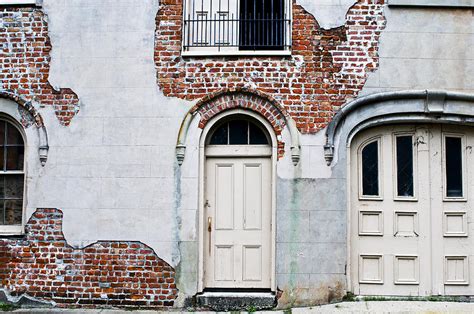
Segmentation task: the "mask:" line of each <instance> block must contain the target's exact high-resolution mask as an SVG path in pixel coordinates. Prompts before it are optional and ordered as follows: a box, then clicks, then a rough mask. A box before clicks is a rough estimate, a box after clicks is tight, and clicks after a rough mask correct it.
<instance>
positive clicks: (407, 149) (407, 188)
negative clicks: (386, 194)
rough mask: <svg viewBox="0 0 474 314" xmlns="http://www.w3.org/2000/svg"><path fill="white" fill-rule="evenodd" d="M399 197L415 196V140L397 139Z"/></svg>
mask: <svg viewBox="0 0 474 314" xmlns="http://www.w3.org/2000/svg"><path fill="white" fill-rule="evenodd" d="M396 139H397V195H398V196H413V138H412V136H398V137H397V138H396Z"/></svg>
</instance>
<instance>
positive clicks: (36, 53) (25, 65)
mask: <svg viewBox="0 0 474 314" xmlns="http://www.w3.org/2000/svg"><path fill="white" fill-rule="evenodd" d="M0 20H1V23H0V64H1V65H2V66H1V68H0V90H2V91H7V92H9V93H12V94H15V95H21V97H22V98H24V99H26V100H34V101H35V102H38V103H39V104H40V105H41V106H52V107H53V108H54V112H55V113H56V116H57V117H58V119H59V122H60V123H61V124H63V125H69V123H70V122H71V119H72V118H73V117H74V116H75V115H76V114H77V112H78V111H79V99H78V96H77V95H76V93H74V92H73V91H72V90H71V89H69V88H61V89H59V90H56V89H54V88H53V87H52V86H51V84H50V83H49V81H48V78H49V64H50V60H51V57H50V51H51V41H50V38H49V35H48V23H47V21H46V18H45V15H44V13H43V12H42V11H41V10H39V9H36V8H32V7H13V6H8V7H2V8H0Z"/></svg>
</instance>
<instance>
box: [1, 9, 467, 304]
mask: <svg viewBox="0 0 474 314" xmlns="http://www.w3.org/2000/svg"><path fill="white" fill-rule="evenodd" d="M350 2H352V3H350ZM178 3H181V0H176V1H171V0H164V1H162V2H161V6H160V5H159V3H158V0H101V1H91V0H67V1H65V0H44V6H43V8H42V9H32V8H26V7H23V8H21V9H14V10H13V9H11V8H5V7H2V9H1V12H2V14H3V13H4V12H6V11H7V14H6V15H5V16H6V21H7V22H8V21H10V22H11V23H14V22H15V19H14V18H12V17H11V16H12V14H16V19H17V20H20V21H23V22H22V23H24V25H26V26H24V27H22V28H19V29H18V32H19V33H21V34H20V35H18V36H20V37H21V38H23V39H24V40H25V43H26V44H23V43H19V42H18V43H16V44H15V45H14V46H11V47H12V49H13V47H14V49H17V48H18V49H26V48H25V47H29V48H28V49H34V48H32V47H39V48H38V49H39V52H41V53H43V52H44V53H46V51H48V53H47V56H46V57H44V58H43V59H42V61H38V62H36V61H35V62H32V64H31V65H30V64H29V65H28V67H20V68H19V69H21V71H20V70H19V71H18V72H15V71H13V70H12V69H17V68H18V66H17V63H13V64H12V67H10V70H12V73H11V74H10V73H9V71H10V70H8V71H7V72H8V73H7V76H11V78H13V77H14V75H16V76H15V78H14V80H16V78H19V79H21V78H25V76H22V75H23V72H22V71H26V70H23V69H27V68H28V69H32V70H31V71H33V70H35V69H40V70H41V71H42V72H40V73H42V74H41V75H42V76H41V77H40V76H38V77H37V76H36V74H35V75H33V76H32V78H33V82H35V80H39V81H41V80H43V81H45V82H48V81H49V82H50V83H44V84H45V85H41V86H38V88H40V87H41V89H40V90H38V91H35V93H34V95H33V94H30V91H31V90H30V89H25V92H26V94H25V95H26V96H25V97H30V98H32V97H33V96H34V97H37V99H36V98H35V101H36V103H35V106H36V105H37V104H42V102H41V99H40V98H41V97H43V91H44V95H45V96H44V97H46V98H45V99H47V100H48V101H50V102H51V103H53V104H57V101H63V100H62V98H61V97H62V96H54V91H53V90H51V85H52V86H65V87H70V88H71V89H72V90H73V91H74V92H75V93H76V94H77V95H79V97H80V99H81V105H80V112H78V113H77V115H75V116H74V119H73V120H72V121H73V123H70V125H69V126H68V127H67V128H65V127H63V125H64V124H65V123H66V122H67V121H66V120H67V119H65V120H64V121H62V120H60V121H62V122H61V123H62V124H59V123H57V122H58V120H57V119H58V117H57V115H56V112H55V110H56V109H57V108H56V107H54V105H53V106H49V105H44V106H43V107H42V108H36V109H37V110H38V111H39V112H40V113H41V116H42V117H43V118H44V125H45V126H46V127H47V130H48V137H49V143H50V153H49V157H48V161H47V163H46V165H45V166H44V167H41V165H40V163H39V161H38V153H37V150H36V151H35V150H34V149H35V147H37V145H36V144H37V138H36V137H35V136H36V134H35V132H36V128H32V127H29V128H27V129H25V134H26V137H27V143H28V146H27V148H26V149H27V151H26V156H27V157H26V158H27V162H26V166H27V169H26V177H27V189H26V193H27V195H26V198H25V200H26V204H25V208H26V209H25V218H28V217H30V216H32V215H33V214H34V215H36V212H37V208H61V210H62V212H64V217H62V218H61V223H62V225H63V228H62V232H63V233H64V236H65V238H66V239H67V245H71V247H69V246H67V250H69V251H71V252H79V253H78V254H79V255H80V256H85V255H86V254H88V253H86V252H85V251H84V249H81V248H84V247H85V246H88V245H91V247H92V248H93V249H102V248H104V247H102V246H105V249H107V250H112V249H117V248H113V247H112V244H114V245H115V244H117V243H125V244H127V245H129V246H130V244H131V243H135V244H136V243H139V242H140V243H145V244H146V245H145V244H143V245H144V247H146V250H148V249H150V250H153V251H154V252H156V254H151V255H153V256H154V257H153V258H157V256H159V258H160V259H162V260H163V261H164V262H165V263H166V264H168V265H170V267H172V268H173V269H176V272H175V274H174V276H175V277H174V278H175V284H176V286H177V288H179V292H177V293H178V294H179V297H177V298H176V299H175V301H174V306H175V307H180V306H183V304H184V303H183V300H184V299H187V300H190V298H192V296H193V295H195V294H196V293H197V292H199V291H198V272H199V264H198V254H199V248H200V246H199V243H198V233H199V225H198V222H197V219H198V218H197V217H198V215H199V210H198V202H199V198H198V187H199V182H200V181H199V167H200V164H199V152H200V151H199V139H200V135H201V132H202V126H203V125H204V124H205V122H206V121H207V120H206V119H208V118H210V117H212V116H213V115H215V114H216V112H217V111H218V110H217V109H221V108H223V107H219V106H207V107H206V106H205V107H203V108H205V109H209V110H207V111H206V110H204V109H203V110H202V111H200V112H199V113H198V115H197V116H196V118H195V119H194V120H193V122H192V124H191V127H190V130H189V136H188V142H187V143H186V145H187V148H186V158H185V160H184V163H183V165H182V166H181V167H178V166H177V164H176V156H175V145H176V137H177V134H178V131H179V128H180V125H181V123H182V121H183V117H184V116H185V114H186V112H187V111H188V110H189V109H191V108H193V107H194V106H195V105H196V104H198V103H200V101H201V100H202V97H203V96H209V94H208V93H211V92H215V93H219V92H229V91H231V90H233V88H235V90H236V91H237V90H239V88H247V89H246V90H247V91H248V92H249V93H250V92H255V91H256V93H257V94H260V93H261V94H262V95H265V96H267V97H268V98H269V99H274V100H275V101H278V102H279V103H280V104H281V105H282V106H285V112H290V113H291V115H292V117H294V118H295V119H296V120H297V122H298V126H299V128H300V130H302V132H304V133H305V134H301V135H300V141H301V160H300V162H299V164H298V165H297V166H296V167H295V166H293V164H292V162H291V154H289V149H290V148H289V145H285V147H282V149H284V150H285V151H286V153H285V154H284V155H283V157H282V158H281V159H279V160H278V163H277V169H276V177H277V178H276V182H275V184H276V187H277V193H276V194H277V195H276V197H277V201H276V225H277V233H276V283H277V286H278V288H279V289H280V291H279V294H280V295H281V298H280V301H279V306H281V307H283V308H286V307H288V306H291V305H310V304H317V303H326V302H330V301H331V300H334V299H338V298H340V297H341V296H342V295H343V293H344V292H345V289H346V288H347V287H346V281H347V277H346V275H345V273H346V263H347V258H346V257H347V252H346V250H347V242H346V241H347V238H346V229H347V208H348V207H347V204H346V192H347V191H346V185H347V174H346V170H347V164H346V162H345V161H346V160H345V159H339V160H338V161H337V164H336V165H335V166H334V167H333V168H331V167H327V166H326V164H325V161H324V153H323V146H324V144H325V139H326V138H325V135H324V132H323V131H319V132H318V130H323V129H321V128H323V127H324V126H325V125H326V124H327V122H328V121H330V119H331V116H332V115H333V114H334V112H335V111H337V110H338V109H339V108H340V107H341V106H342V105H344V104H345V103H347V102H348V101H350V100H351V99H355V98H357V96H360V95H361V94H364V95H366V94H371V93H375V92H379V91H384V90H399V89H412V88H423V89H424V88H432V87H435V88H441V89H453V90H462V91H471V92H472V91H473V90H474V87H473V86H472V83H473V82H474V80H473V74H474V71H473V69H474V68H473V62H472V56H474V53H473V51H472V49H474V48H473V47H474V45H473V44H471V43H472V40H473V38H474V37H473V35H472V33H473V32H472V30H473V29H474V28H473V21H474V19H472V12H471V11H470V10H454V9H450V10H439V9H423V10H421V9H415V10H408V9H400V8H397V9H390V8H389V7H387V5H385V4H383V2H382V1H378V0H359V1H357V2H356V1H342V0H341V1H333V0H323V1H310V0H301V1H297V2H296V3H294V8H295V11H294V12H295V14H296V15H295V17H297V18H298V22H297V23H296V24H295V25H294V27H295V40H294V43H295V51H294V56H292V57H286V58H284V57H267V58H265V57H252V58H246V59H244V58H241V57H226V58H223V57H210V58H182V57H181V55H180V51H181V50H180V49H181V47H180V45H181V42H180V38H179V27H178V26H179V25H180V24H179V23H181V18H182V17H181V15H180V14H181V13H180V11H179V10H180V6H179V5H178ZM324 5H327V6H328V7H329V6H330V7H331V8H333V9H334V8H336V7H337V8H338V10H340V11H338V12H339V13H337V16H332V15H331V13H328V12H330V11H324V10H321V7H322V6H324ZM344 6H346V7H344ZM160 8H161V10H160V11H159V9H160ZM41 11H44V13H42V12H41ZM19 12H22V13H21V15H20V14H19ZM341 12H342V13H341ZM23 14H24V17H23ZM346 14H347V17H346ZM341 16H343V18H342V20H341ZM2 17H3V15H2ZM46 17H47V21H46V20H45V18H46ZM29 21H33V24H34V25H36V26H38V27H39V28H40V29H39V30H33V29H32V28H31V27H32V26H31V25H30V24H28V23H30V22H29ZM10 22H8V23H10ZM162 22H163V23H162ZM1 23H4V21H3V19H2V21H1ZM2 25H4V24H2ZM30 26H31V27H30ZM46 26H47V28H48V29H47V30H46V28H45V27H46ZM12 27H13V26H12ZM331 27H333V28H331ZM334 27H336V28H334ZM5 31H6V28H5V29H4V28H3V27H0V33H1V34H6V33H5ZM2 32H3V33H2ZM167 32H168V33H167ZM23 33H24V34H23ZM12 34H17V31H16V30H15V31H13V32H12ZM35 34H41V36H39V37H40V38H44V40H43V39H41V40H39V39H38V40H36V39H35V38H33V37H34V36H33V35H35ZM15 36H17V35H15ZM32 36H33V37H32ZM12 38H13V37H12ZM2 39H3V37H0V41H1V40H2ZM15 40H17V39H15ZM48 41H50V43H49V42H48ZM1 43H2V46H1V48H2V49H4V47H5V46H3V42H1ZM7 49H10V48H9V47H7ZM48 49H49V50H48ZM1 51H2V52H1V53H3V54H2V55H1V56H4V53H5V52H4V51H6V50H1ZM8 51H9V53H10V54H13V50H8ZM22 56H23V55H22ZM38 58H41V56H40V57H38ZM10 59H11V58H10ZM10 59H9V60H10ZM12 60H13V59H12ZM39 60H41V59H39ZM46 61H47V62H46ZM8 64H10V61H9V63H8ZM240 67H241V68H242V69H240ZM272 68H275V69H272ZM208 69H214V70H213V71H215V72H211V71H208ZM221 69H226V70H225V71H221ZM234 70H235V71H234ZM3 71H6V70H5V69H3V68H2V69H1V70H0V76H1V75H5V74H4V73H5V72H3ZM32 73H33V74H34V73H36V72H32ZM252 73H256V74H252ZM37 75H39V74H37ZM2 78H3V76H2ZM1 82H2V85H0V86H1V87H0V88H2V89H5V88H4V87H3V82H4V80H2V81H1ZM9 82H10V81H9ZM24 84H26V85H27V83H24ZM49 84H51V85H49ZM279 84H281V85H279ZM26 85H25V87H29V85H28V86H26ZM33 86H36V85H34V84H32V85H31V88H36V87H33ZM18 88H19V90H21V88H20V86H18ZM361 90H362V91H361ZM66 94H67V93H66ZM300 94H301V95H300ZM71 95H72V94H71ZM212 95H215V94H214V93H212ZM38 97H39V98H38ZM48 97H51V98H48ZM55 97H59V98H55ZM71 97H72V98H71V101H72V102H73V103H74V105H73V104H72V103H71V104H69V103H68V105H67V108H65V110H67V111H68V110H71V111H70V113H69V114H67V115H66V116H67V117H69V115H70V116H72V113H73V112H75V111H74V110H76V109H77V108H78V107H77V106H76V102H77V98H76V97H75V96H71ZM58 99H59V100H58ZM209 105H212V104H209ZM219 105H222V104H219ZM0 108H1V110H2V112H5V113H7V114H9V115H11V116H12V117H13V118H15V119H17V120H18V121H20V122H21V121H22V119H25V115H24V112H19V111H18V105H17V104H16V103H15V102H14V101H11V100H8V99H3V98H2V99H0ZM58 108H59V107H58ZM68 112H69V111H68ZM272 116H273V117H276V115H272ZM29 123H31V122H28V121H25V123H24V125H29ZM275 129H276V130H277V131H278V132H280V131H281V139H282V142H283V143H289V142H290V141H289V133H288V130H287V128H286V127H285V126H283V125H282V126H281V128H279V127H278V128H275ZM35 145H36V146H35ZM47 215H53V216H54V217H55V218H54V220H55V221H58V220H57V219H59V218H58V217H59V216H58V215H59V213H57V212H56V211H53V212H51V213H48V214H47ZM44 225H45V226H48V225H49V223H47V222H45V223H44ZM32 232H33V229H32ZM29 234H31V233H29ZM55 237H56V236H55ZM58 239H62V240H60V241H58V242H57V243H66V242H65V241H66V240H64V238H60V237H59V236H58V237H56V238H55V239H52V240H51V241H52V242H48V243H50V244H48V245H47V246H46V247H45V248H44V249H45V251H44V254H46V255H45V256H43V255H42V254H43V253H42V252H41V249H42V248H43V247H42V246H39V245H38V246H37V248H38V250H39V251H38V252H39V254H40V257H39V259H41V260H42V261H44V260H45V259H46V258H47V259H48V261H49V262H50V264H49V265H51V267H53V268H52V270H51V273H52V274H56V273H55V272H58V274H59V270H58V269H56V267H58V265H64V261H63V263H62V264H61V263H58V262H56V261H57V255H55V256H54V258H53V255H54V254H57V253H58V252H53V251H51V250H55V249H56V247H55V246H54V245H52V244H51V243H56V240H58ZM103 239H106V240H110V241H99V240H103ZM0 241H4V242H2V243H3V244H2V245H4V246H3V247H8V250H7V251H8V252H9V253H8V257H7V259H10V258H12V257H11V252H14V254H18V255H15V261H20V260H21V258H23V257H21V256H20V255H21V254H23V253H22V252H23V251H22V250H23V248H24V249H26V248H33V247H35V248H36V246H35V245H36V244H34V243H33V242H35V241H32V242H30V243H26V242H21V241H20V240H19V239H16V240H15V239H2V240H0ZM61 241H64V242H61ZM98 241H99V242H98ZM65 245H66V244H65ZM65 247H66V246H65ZM50 249H51V250H50ZM57 249H58V250H59V248H57ZM118 249H119V250H120V249H121V248H120V247H119V248H118ZM123 249H124V250H126V249H125V248H123ZM69 251H68V252H69ZM1 252H2V253H1V254H7V253H3V252H4V251H1ZM20 253H21V254H20ZM30 253H31V252H30ZM151 255H147V256H151ZM2 256H6V255H2ZM26 259H30V257H25V260H26ZM99 260H100V259H99ZM81 263H82V262H81ZM36 264H38V263H37V262H36ZM36 264H34V263H33V264H31V265H36ZM79 264H80V263H79ZM28 265H30V264H28ZM41 265H44V264H41ZM80 265H83V264H80ZM15 267H16V266H15ZM18 267H20V266H18ZM21 267H23V266H21ZM81 267H82V266H81ZM18 269H23V268H18ZM48 274H49V273H48ZM23 275H24V276H26V275H25V274H23V273H22V276H23ZM9 276H10V275H8V277H9ZM63 279H64V280H66V277H64V278H63ZM63 279H61V280H63ZM51 280H53V281H52V282H55V283H57V284H58V285H59V286H61V284H62V283H63V282H64V281H61V280H60V277H59V278H53V279H51ZM68 282H69V281H68ZM94 284H96V286H95V287H94V289H97V291H102V290H103V293H109V292H106V290H105V289H108V288H107V283H104V284H102V283H101V281H94ZM101 284H102V286H101ZM9 287H11V288H12V291H16V290H15V289H17V290H18V291H20V290H22V289H23V290H25V289H32V287H31V286H28V287H26V288H25V286H24V285H23V284H19V283H17V282H16V281H15V282H12V283H11V284H9ZM70 287H73V286H72V285H71V286H70ZM75 287H77V288H78V289H83V287H80V286H75ZM70 290H74V289H72V288H71V289H70ZM46 291H47V290H46ZM55 291H56V290H55ZM32 292H35V293H36V292H37V291H32ZM57 292H58V294H57V295H56V296H55V297H57V298H58V299H61V298H65V299H66V300H68V301H70V302H72V304H78V301H79V299H81V298H82V297H81V296H80V293H82V292H81V291H79V290H78V291H77V293H78V296H79V299H75V297H71V298H70V297H68V296H67V293H70V294H71V293H72V292H71V291H69V290H67V291H66V297H64V296H62V295H60V294H59V293H63V292H60V291H57ZM75 293H76V292H75ZM91 293H92V292H91ZM94 293H96V292H94ZM110 293H111V294H113V293H114V292H110ZM119 295H123V294H121V293H119ZM144 295H146V294H144ZM129 296H130V297H131V295H127V297H126V299H127V298H128V297H129ZM83 299H84V298H83ZM93 300H97V302H98V303H101V302H102V303H104V301H103V299H102V296H100V298H95V299H93ZM112 300H115V301H113V302H119V301H117V300H116V299H113V298H112ZM127 300H130V299H129V298H128V299H127ZM137 300H138V301H140V302H141V301H144V302H145V303H146V302H151V301H150V300H151V299H147V298H146V297H143V298H141V299H140V297H139V298H138V299H137ZM105 302H106V303H107V301H105ZM111 302H112V301H111ZM61 304H63V305H65V304H66V303H61ZM110 304H111V303H110ZM136 304H143V303H136ZM146 304H148V303H146ZM96 305H97V304H96ZM124 305H125V304H124Z"/></svg>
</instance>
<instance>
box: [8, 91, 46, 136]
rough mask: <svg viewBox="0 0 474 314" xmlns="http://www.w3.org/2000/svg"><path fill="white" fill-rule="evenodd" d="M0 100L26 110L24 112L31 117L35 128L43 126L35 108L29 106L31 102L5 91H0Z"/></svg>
mask: <svg viewBox="0 0 474 314" xmlns="http://www.w3.org/2000/svg"><path fill="white" fill-rule="evenodd" d="M0 98H4V99H8V100H11V101H14V102H15V103H17V104H18V106H20V107H21V108H22V109H24V110H26V112H27V113H28V114H29V115H31V118H32V121H34V124H35V125H36V127H38V128H40V127H43V126H44V122H43V117H42V116H41V115H40V113H39V112H38V111H37V110H36V108H35V107H34V106H33V105H32V104H31V101H28V100H26V99H25V98H23V97H21V96H19V95H17V94H14V93H11V92H7V91H2V90H0Z"/></svg>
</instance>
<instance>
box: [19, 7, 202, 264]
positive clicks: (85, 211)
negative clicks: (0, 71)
mask: <svg viewBox="0 0 474 314" xmlns="http://www.w3.org/2000/svg"><path fill="white" fill-rule="evenodd" d="M44 10H45V12H46V15H47V16H48V20H49V36H50V38H51V43H52V47H53V49H52V55H51V63H50V81H51V83H52V84H53V85H58V86H64V85H66V86H70V87H71V88H72V89H73V90H74V91H76V92H77V94H78V95H80V97H81V110H80V113H79V114H78V115H77V116H76V117H75V118H74V121H75V122H74V123H71V125H70V126H69V127H68V128H62V127H60V126H59V125H58V123H57V122H56V123H54V120H53V118H55V117H54V114H53V115H51V114H49V113H48V111H47V110H44V111H42V114H43V117H44V119H45V125H47V127H48V133H49V137H50V138H49V140H50V158H49V160H48V165H47V167H45V169H42V170H41V171H40V170H38V169H36V168H35V167H29V169H28V170H29V172H28V177H29V184H28V190H27V193H28V195H27V198H26V199H27V200H28V204H27V213H26V214H27V215H31V214H32V213H33V212H34V211H35V210H36V208H44V207H47V208H61V209H62V210H63V212H64V213H65V217H64V221H63V225H64V234H65V236H66V237H67V238H68V242H69V243H70V244H71V245H73V246H74V247H83V246H86V245H89V244H91V243H94V242H96V241H97V240H99V239H111V240H117V241H120V240H134V241H143V242H144V243H147V245H149V246H150V247H152V248H153V249H154V250H155V251H156V252H157V254H158V255H159V256H160V257H161V258H163V259H164V260H166V261H167V262H168V263H170V265H172V266H173V267H175V266H176V265H177V264H178V263H179V256H177V254H179V250H178V243H177V239H176V236H175V233H174V231H173V230H176V229H178V228H179V227H180V226H181V229H182V231H181V232H180V233H179V234H178V235H179V236H181V235H188V234H189V233H190V231H189V230H193V228H195V227H194V223H195V222H194V221H191V220H190V219H189V218H183V219H181V218H180V217H177V216H176V214H175V212H173V210H174V206H175V205H174V200H173V193H174V182H175V173H174V166H175V162H176V161H175V157H174V146H175V144H176V135H177V134H178V130H179V125H180V123H181V119H182V117H184V115H185V113H186V112H187V111H188V110H189V108H190V107H191V106H192V105H193V103H191V102H188V101H184V100H180V99H170V98H166V97H164V96H163V95H162V93H161V92H160V90H159V89H158V87H157V85H156V71H155V66H154V62H153V52H154V40H153V39H154V31H155V17H156V12H157V11H158V1H156V0H146V1H143V0H121V1H88V0H68V1H57V0H46V1H44ZM124 21H126V22H124ZM28 158H30V157H29V156H28ZM193 180H195V179H194V178H183V180H182V182H183V184H184V185H185V186H186V184H187V182H193ZM188 185H190V186H192V185H191V184H188ZM192 187H193V188H194V186H192ZM186 189H189V188H185V191H183V200H182V202H183V204H184V205H183V206H184V208H183V212H185V213H188V212H189V211H192V210H195V206H197V204H193V203H192V202H191V201H190V200H189V199H190V198H191V197H192V196H190V195H189V192H188V190H186ZM185 213H181V211H180V212H178V215H183V216H185V217H192V215H187V214H185ZM91 217H94V219H91ZM180 220H181V224H179V221H180Z"/></svg>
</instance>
